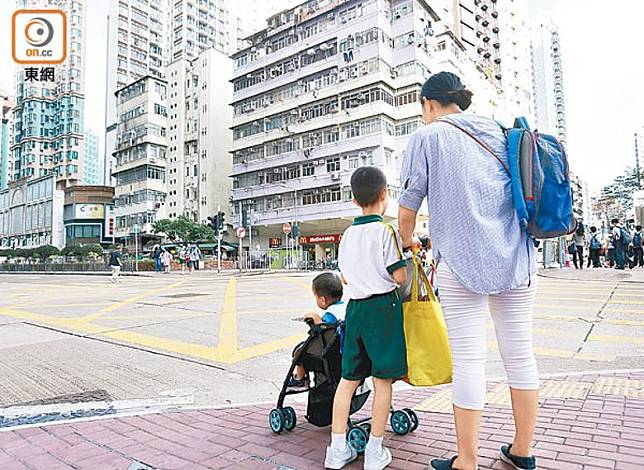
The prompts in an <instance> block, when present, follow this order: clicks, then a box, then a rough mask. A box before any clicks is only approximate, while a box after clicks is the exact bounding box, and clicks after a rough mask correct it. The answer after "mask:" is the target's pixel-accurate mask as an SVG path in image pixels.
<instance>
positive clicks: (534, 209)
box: [506, 117, 577, 238]
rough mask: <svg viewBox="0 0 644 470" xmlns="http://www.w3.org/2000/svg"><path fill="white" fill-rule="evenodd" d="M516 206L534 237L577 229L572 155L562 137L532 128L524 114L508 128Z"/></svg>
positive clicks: (511, 175) (562, 234) (558, 234)
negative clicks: (567, 152)
mask: <svg viewBox="0 0 644 470" xmlns="http://www.w3.org/2000/svg"><path fill="white" fill-rule="evenodd" d="M506 135H507V139H508V163H509V166H510V177H511V178H512V195H513V198H514V206H515V208H516V211H517V215H518V216H519V221H520V222H521V225H522V226H523V227H525V228H526V229H527V231H528V233H529V234H530V235H532V237H534V238H556V237H561V236H564V235H570V234H571V233H573V232H574V231H575V230H576V229H577V220H576V219H575V216H574V213H573V210H572V189H571V187H570V175H569V173H568V158H567V157H566V151H565V149H564V147H563V145H561V143H559V141H558V140H557V139H556V138H555V137H553V136H551V135H546V134H540V133H538V132H537V131H531V130H530V127H529V126H528V121H527V120H526V119H525V118H524V117H520V118H517V119H516V120H515V121H514V127H513V128H511V129H506Z"/></svg>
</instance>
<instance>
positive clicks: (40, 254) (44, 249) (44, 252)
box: [32, 245, 60, 260]
mask: <svg viewBox="0 0 644 470" xmlns="http://www.w3.org/2000/svg"><path fill="white" fill-rule="evenodd" d="M59 254H60V250H59V249H58V248H56V247H55V246H53V245H43V246H39V247H38V248H34V250H33V252H32V256H33V257H34V258H38V259H43V260H46V259H48V258H49V257H51V256H56V255H59Z"/></svg>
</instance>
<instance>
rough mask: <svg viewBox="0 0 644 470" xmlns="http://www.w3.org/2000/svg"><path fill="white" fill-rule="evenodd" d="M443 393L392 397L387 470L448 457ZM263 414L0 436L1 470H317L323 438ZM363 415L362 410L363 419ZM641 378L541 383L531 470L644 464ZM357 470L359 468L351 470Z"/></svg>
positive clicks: (500, 433) (507, 422)
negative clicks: (281, 429) (401, 417)
mask: <svg viewBox="0 0 644 470" xmlns="http://www.w3.org/2000/svg"><path fill="white" fill-rule="evenodd" d="M450 393H451V392H450V389H449V388H448V387H438V388H435V389H414V390H408V391H402V392H398V393H396V394H395V397H394V400H395V405H396V407H398V408H401V407H404V406H408V407H413V408H415V409H416V410H417V412H418V415H419V418H420V426H419V428H418V429H417V430H416V432H414V433H412V434H408V435H406V436H396V435H394V434H393V433H392V432H390V431H389V430H388V432H387V434H386V438H385V445H387V446H389V447H390V448H391V449H392V452H393V455H394V461H393V462H392V464H391V466H390V468H392V469H401V470H403V469H404V470H408V469H409V470H413V469H423V468H427V462H428V460H429V459H431V458H435V457H441V456H449V455H452V454H453V452H454V450H455V445H454V431H453V424H452V416H451V414H450V413H449V409H450ZM271 408H272V406H271V405H257V406H247V407H241V408H232V409H228V410H200V411H181V412H172V413H165V414H147V415H141V416H131V417H117V418H104V419H95V420H93V421H85V422H79V421H76V422H68V423H63V424H52V425H49V426H40V427H30V428H22V429H17V430H13V431H12V430H9V431H6V432H0V468H3V469H4V468H6V469H12V470H13V469H23V468H28V469H47V470H50V469H57V468H74V469H101V470H104V469H118V470H125V469H132V470H134V469H137V470H139V469H149V468H154V469H186V470H187V469H191V470H198V469H220V468H227V469H252V470H263V469H275V470H290V469H298V470H308V469H317V468H322V463H323V459H324V450H325V446H326V445H327V442H328V440H329V430H328V428H324V429H320V428H316V427H314V426H312V425H310V424H308V423H306V420H305V419H304V407H303V406H302V405H297V406H295V409H296V411H297V414H298V424H297V427H296V428H295V430H294V431H292V432H290V433H284V434H282V435H275V434H272V433H271V431H270V430H269V428H268V412H269V410H270V409H271ZM365 411H367V410H365ZM643 419H644V371H631V372H624V371H622V372H614V373H613V372H607V373H601V374H595V373H592V374H591V373H588V374H583V375H581V374H579V375H569V376H561V377H553V378H549V379H545V380H544V382H543V388H542V399H541V410H540V417H539V423H538V427H537V432H536V437H535V443H536V445H535V454H536V455H537V456H538V459H539V460H538V464H539V468H540V469H546V470H600V469H614V470H629V469H631V470H635V469H641V468H642V467H643V465H642V462H644V428H643V427H642V420H643ZM512 435H513V425H512V418H511V411H510V408H509V401H508V395H507V391H506V387H505V386H504V385H503V384H500V383H492V384H490V387H489V393H488V406H487V409H486V413H485V419H484V425H483V429H482V432H481V450H480V455H481V461H480V468H481V469H507V468H508V467H507V466H506V465H505V464H503V463H502V462H500V461H499V460H498V458H497V455H498V449H499V446H500V445H501V444H502V443H505V442H508V441H510V440H511V439H512ZM348 468H351V469H358V468H362V459H359V460H358V462H357V463H355V464H353V465H351V466H350V467H348Z"/></svg>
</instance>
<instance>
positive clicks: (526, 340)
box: [398, 72, 539, 470]
mask: <svg viewBox="0 0 644 470" xmlns="http://www.w3.org/2000/svg"><path fill="white" fill-rule="evenodd" d="M471 98H472V93H471V92H470V91H469V90H467V89H466V88H465V87H464V86H463V84H462V83H461V80H460V79H459V77H457V76H456V75H454V74H452V73H449V72H441V73H438V74H436V75H432V76H431V77H430V78H429V79H428V80H427V81H426V82H425V84H424V85H423V86H422V89H421V105H422V114H423V120H424V121H425V122H426V123H428V125H427V126H423V127H420V128H419V129H418V130H416V132H415V133H414V134H413V135H412V136H411V137H410V139H409V143H408V145H407V150H406V152H405V157H404V159H403V163H402V167H401V176H400V182H401V194H400V198H399V201H398V202H399V212H398V223H399V228H400V234H401V237H402V240H403V246H404V247H405V249H407V248H410V247H414V246H418V245H419V243H418V241H417V240H415V239H414V238H413V237H412V234H413V233H414V230H415V226H416V216H417V212H418V210H419V209H420V207H421V205H422V204H423V202H424V201H425V200H427V204H428V208H429V213H430V214H431V217H430V218H429V235H430V237H431V240H432V248H433V253H434V259H435V260H436V262H437V263H438V268H437V273H436V275H437V280H438V288H439V290H440V296H441V302H442V308H443V315H444V317H445V322H446V324H447V330H448V335H449V340H450V347H451V351H452V361H453V403H454V420H455V423H456V442H457V455H456V456H454V457H452V458H451V459H435V460H432V461H431V462H430V465H431V468H434V469H440V470H448V469H453V468H454V469H460V470H474V469H476V468H477V465H478V442H479V433H480V422H481V415H482V410H483V408H484V405H485V393H486V378H485V362H486V350H487V339H486V323H487V321H488V307H489V311H490V314H491V317H492V320H493V322H494V327H495V330H496V337H497V342H498V344H499V349H500V351H501V358H502V360H503V364H504V366H505V371H506V374H507V376H508V382H509V385H510V396H511V399H512V410H513V413H514V422H515V427H516V430H515V435H514V440H513V442H512V443H511V444H505V445H502V446H501V449H500V456H501V458H502V459H503V460H504V461H505V462H508V463H510V464H511V466H513V468H518V469H534V468H536V459H535V457H534V456H533V455H532V452H531V446H532V438H533V435H534V430H535V426H536V420H537V411H538V399H539V391H538V390H539V375H538V372H537V362H536V360H535V355H534V351H533V346H532V341H533V332H532V313H533V307H534V301H535V294H536V276H535V274H536V249H535V245H534V243H533V241H532V240H531V239H530V238H529V236H528V234H527V232H526V231H525V230H524V229H522V228H521V224H520V223H519V220H518V217H517V214H516V211H515V209H514V203H513V199H512V189H511V181H510V176H509V175H508V173H507V172H506V171H505V170H504V168H503V165H507V164H508V154H507V147H506V145H507V142H506V137H505V135H504V133H503V130H502V129H501V127H500V126H499V125H498V124H497V123H496V122H495V121H494V120H492V119H489V118H487V117H481V116H476V115H473V114H464V113H463V111H464V110H466V109H467V108H468V107H469V106H470V103H471ZM488 149H489V150H488ZM492 152H493V154H494V155H493V154H492ZM462 227H467V231H468V247H467V249H468V255H467V256H463V232H462V230H463V229H462ZM499 234H503V236H502V237H500V236H499ZM490 260H493V262H490Z"/></svg>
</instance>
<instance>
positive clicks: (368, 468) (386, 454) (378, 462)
mask: <svg viewBox="0 0 644 470" xmlns="http://www.w3.org/2000/svg"><path fill="white" fill-rule="evenodd" d="M390 463H391V451H390V450H389V449H387V448H386V447H380V449H378V450H376V451H371V452H369V451H368V450H367V451H365V453H364V470H382V469H383V468H385V467H386V466H387V465H389V464H390Z"/></svg>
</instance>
